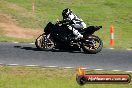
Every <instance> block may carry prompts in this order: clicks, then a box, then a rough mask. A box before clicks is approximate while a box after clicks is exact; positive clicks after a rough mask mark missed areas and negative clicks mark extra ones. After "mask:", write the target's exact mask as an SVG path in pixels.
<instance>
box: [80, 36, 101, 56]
mask: <svg viewBox="0 0 132 88" xmlns="http://www.w3.org/2000/svg"><path fill="white" fill-rule="evenodd" d="M86 40H91V41H92V42H93V44H91V43H85V42H84V43H83V44H82V49H83V51H84V52H85V53H89V54H96V53H98V52H100V51H101V50H102V48H103V42H102V40H101V39H100V38H99V37H98V36H95V35H90V36H88V37H87V39H86Z"/></svg>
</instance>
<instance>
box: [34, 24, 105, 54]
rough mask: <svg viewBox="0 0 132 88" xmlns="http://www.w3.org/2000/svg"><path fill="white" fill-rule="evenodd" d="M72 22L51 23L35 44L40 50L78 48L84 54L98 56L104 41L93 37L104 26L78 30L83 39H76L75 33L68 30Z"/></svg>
mask: <svg viewBox="0 0 132 88" xmlns="http://www.w3.org/2000/svg"><path fill="white" fill-rule="evenodd" d="M69 24H70V22H62V23H60V22H56V23H55V24H53V23H51V22H49V23H48V24H47V26H46V27H45V28H44V33H43V34H42V35H40V36H39V37H38V38H37V39H36V42H35V45H36V47H37V48H38V49H40V50H47V51H48V50H54V49H62V48H67V47H77V48H79V49H80V50H83V51H84V53H91V54H96V53H98V52H100V51H101V50H102V47H103V43H102V40H101V39H100V38H99V37H98V36H95V35H93V34H94V32H95V31H98V30H99V29H100V28H102V26H89V27H87V28H85V29H77V30H78V31H79V32H80V33H81V34H82V35H83V38H81V39H75V35H73V32H72V31H71V30H69V29H68V26H67V25H69Z"/></svg>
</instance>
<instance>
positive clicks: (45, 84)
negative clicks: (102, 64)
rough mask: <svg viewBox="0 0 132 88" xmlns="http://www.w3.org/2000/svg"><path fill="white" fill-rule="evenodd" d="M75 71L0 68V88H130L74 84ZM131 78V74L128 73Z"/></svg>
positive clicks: (129, 87) (92, 72) (126, 87)
mask: <svg viewBox="0 0 132 88" xmlns="http://www.w3.org/2000/svg"><path fill="white" fill-rule="evenodd" d="M76 73H77V71H76V70H75V69H62V68H58V69H56V68H39V67H22V66H0V88H132V83H130V84H87V85H84V86H80V85H78V84H77V83H76V80H75V79H76ZM87 73H89V74H95V73H97V74H108V73H111V74H125V72H111V71H92V70H90V71H87ZM130 75H131V76H132V73H130Z"/></svg>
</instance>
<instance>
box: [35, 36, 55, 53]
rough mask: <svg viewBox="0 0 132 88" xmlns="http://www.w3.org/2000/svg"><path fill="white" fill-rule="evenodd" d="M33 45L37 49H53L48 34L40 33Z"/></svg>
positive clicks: (52, 43)
mask: <svg viewBox="0 0 132 88" xmlns="http://www.w3.org/2000/svg"><path fill="white" fill-rule="evenodd" d="M35 45H36V47H37V48H38V49H39V50H43V51H45V50H46V51H49V50H52V49H53V47H54V42H53V41H52V39H51V36H50V34H49V35H45V34H42V35H40V36H39V37H38V38H37V39H36V41H35Z"/></svg>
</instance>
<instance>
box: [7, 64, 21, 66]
mask: <svg viewBox="0 0 132 88" xmlns="http://www.w3.org/2000/svg"><path fill="white" fill-rule="evenodd" d="M7 65H9V66H18V65H19V64H7Z"/></svg>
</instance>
